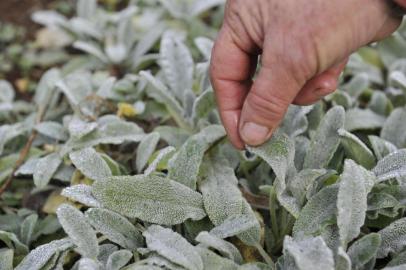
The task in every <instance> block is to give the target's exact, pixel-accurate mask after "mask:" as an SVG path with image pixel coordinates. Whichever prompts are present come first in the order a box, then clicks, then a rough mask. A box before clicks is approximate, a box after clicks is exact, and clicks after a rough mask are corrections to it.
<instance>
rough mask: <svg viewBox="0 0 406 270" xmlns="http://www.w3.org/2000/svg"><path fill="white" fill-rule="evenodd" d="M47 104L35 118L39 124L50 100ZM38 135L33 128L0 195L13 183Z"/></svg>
mask: <svg viewBox="0 0 406 270" xmlns="http://www.w3.org/2000/svg"><path fill="white" fill-rule="evenodd" d="M50 99H51V97H50ZM46 104H47V105H44V106H42V107H40V108H39V109H38V114H37V118H36V119H35V123H36V124H39V123H41V122H42V120H43V118H44V116H45V113H46V110H47V106H48V102H47V103H46ZM37 135H38V132H37V131H36V130H35V129H33V130H32V131H31V135H30V137H28V140H27V142H26V144H25V145H24V148H23V149H22V150H21V152H20V155H19V157H18V160H17V162H16V164H15V165H14V167H13V170H12V171H11V174H10V175H9V176H8V178H7V180H6V181H5V182H4V183H3V185H1V187H0V196H1V195H2V194H3V193H4V192H5V191H6V190H7V189H8V188H9V186H10V185H11V182H12V181H13V179H14V174H15V173H16V172H17V171H18V169H19V168H20V167H21V165H23V163H24V162H25V160H26V158H27V156H28V154H29V153H30V150H31V146H32V144H33V142H34V140H35V138H36V137H37Z"/></svg>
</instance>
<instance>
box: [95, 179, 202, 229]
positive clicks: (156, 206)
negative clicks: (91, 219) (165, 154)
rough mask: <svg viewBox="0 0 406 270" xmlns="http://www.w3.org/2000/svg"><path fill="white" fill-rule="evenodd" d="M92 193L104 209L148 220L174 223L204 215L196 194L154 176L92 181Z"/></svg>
mask: <svg viewBox="0 0 406 270" xmlns="http://www.w3.org/2000/svg"><path fill="white" fill-rule="evenodd" d="M93 195H94V196H95V197H96V199H97V200H98V201H99V202H100V203H101V204H102V205H103V206H104V207H106V208H107V209H111V210H113V211H115V212H118V213H120V214H122V215H124V216H127V217H131V218H139V219H141V220H143V221H147V222H151V223H158V224H163V225H174V224H179V223H182V222H184V221H185V220H187V219H192V220H200V219H202V218H204V217H205V216H206V213H205V211H204V209H203V199H202V195H201V194H200V193H198V192H195V191H193V190H191V189H190V188H188V187H186V186H184V185H182V184H179V183H177V182H175V181H172V180H169V179H166V178H162V177H159V176H155V175H148V176H143V175H138V176H129V177H125V176H123V177H112V178H110V179H109V180H107V181H103V182H96V183H95V184H94V185H93Z"/></svg>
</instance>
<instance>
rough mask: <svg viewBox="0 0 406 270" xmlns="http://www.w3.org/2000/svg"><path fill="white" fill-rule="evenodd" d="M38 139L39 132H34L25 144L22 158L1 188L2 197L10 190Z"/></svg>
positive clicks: (19, 158)
mask: <svg viewBox="0 0 406 270" xmlns="http://www.w3.org/2000/svg"><path fill="white" fill-rule="evenodd" d="M36 137H37V132H36V131H33V132H32V133H31V135H30V137H29V138H28V141H27V143H26V144H25V146H24V148H23V149H22V150H21V152H20V156H19V157H18V160H17V162H16V164H15V166H14V167H13V171H12V172H11V174H10V175H9V176H8V178H7V180H6V181H5V182H4V184H3V185H2V186H1V187H0V196H1V194H3V193H4V192H5V191H6V189H8V187H9V186H10V184H11V182H12V181H13V178H14V174H15V173H16V172H17V171H18V169H19V168H20V167H21V165H23V163H24V161H25V159H26V158H27V156H28V153H29V152H30V149H31V146H32V143H33V142H34V140H35V138H36Z"/></svg>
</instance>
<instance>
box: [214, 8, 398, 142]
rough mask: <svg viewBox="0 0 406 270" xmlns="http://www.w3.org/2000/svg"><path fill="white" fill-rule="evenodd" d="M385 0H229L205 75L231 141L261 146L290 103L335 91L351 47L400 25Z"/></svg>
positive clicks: (311, 100)
mask: <svg viewBox="0 0 406 270" xmlns="http://www.w3.org/2000/svg"><path fill="white" fill-rule="evenodd" d="M402 1H404V0H398V2H399V3H400V4H401V3H402ZM404 2H406V1H404ZM388 3H389V2H388V0H329V1H326V0H312V1H309V0H283V1H281V0H228V1H227V4H226V12H225V19H224V24H223V26H222V29H221V31H220V33H219V36H218V38H217V40H216V43H215V46H214V49H213V56H212V63H211V69H210V73H211V78H212V84H213V87H214V89H215V92H216V97H217V102H218V106H219V110H220V114H221V118H222V121H223V124H224V126H225V128H226V130H227V134H228V136H229V138H230V140H231V142H232V143H233V145H234V146H235V147H237V148H239V149H242V148H244V145H245V144H248V145H252V146H257V145H260V144H263V143H264V142H266V141H267V140H268V139H269V138H270V137H271V136H272V133H273V131H274V130H275V129H276V128H277V127H278V125H279V124H280V122H281V120H282V119H283V117H284V115H285V113H286V111H287V109H288V106H289V105H290V104H292V103H294V104H299V105H309V104H312V103H315V102H317V101H318V100H320V99H321V98H323V97H324V96H326V95H328V94H330V93H331V92H333V91H334V90H335V89H336V87H337V79H338V76H339V75H340V74H341V72H342V70H343V68H344V66H345V64H346V62H347V59H348V57H349V55H350V54H351V53H353V52H354V51H356V50H357V49H359V48H360V47H362V46H364V45H367V44H369V43H371V42H374V41H378V40H381V39H384V38H385V37H387V36H389V35H390V34H391V33H393V32H394V31H395V30H396V29H397V28H398V26H399V24H400V22H401V18H400V17H399V16H396V15H395V13H394V12H393V10H392V9H391V7H390V5H389V4H388ZM405 5H406V3H405ZM258 56H261V57H260V59H261V60H260V62H261V63H260V70H259V72H258V74H257V75H256V78H255V80H253V76H254V73H255V71H256V67H257V64H258V59H259V58H258Z"/></svg>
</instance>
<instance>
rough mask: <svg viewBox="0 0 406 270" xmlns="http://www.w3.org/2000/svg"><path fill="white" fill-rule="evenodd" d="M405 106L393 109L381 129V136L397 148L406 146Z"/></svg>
mask: <svg viewBox="0 0 406 270" xmlns="http://www.w3.org/2000/svg"><path fill="white" fill-rule="evenodd" d="M405 118H406V108H398V109H395V110H394V111H393V112H392V114H391V115H390V116H389V118H388V119H387V120H386V122H385V125H384V126H383V128H382V131H381V137H382V138H383V139H385V140H387V141H390V142H391V143H393V144H394V145H396V146H397V147H399V148H402V147H406V132H405V130H406V121H405Z"/></svg>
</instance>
